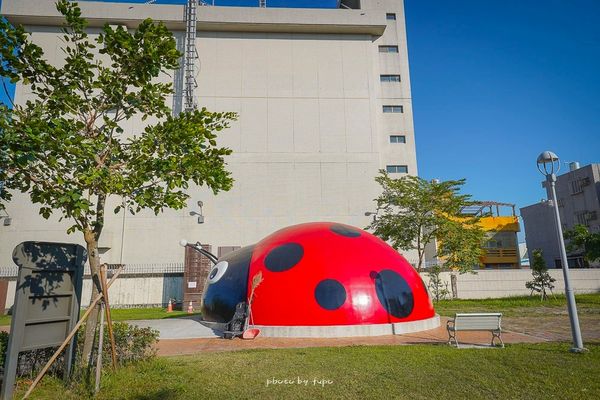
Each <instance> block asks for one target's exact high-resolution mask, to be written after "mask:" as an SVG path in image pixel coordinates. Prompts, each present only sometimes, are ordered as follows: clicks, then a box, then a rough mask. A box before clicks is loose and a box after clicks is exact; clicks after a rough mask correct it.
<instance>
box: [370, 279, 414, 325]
mask: <svg viewBox="0 0 600 400" xmlns="http://www.w3.org/2000/svg"><path fill="white" fill-rule="evenodd" d="M375 289H376V291H377V297H378V298H379V302H380V303H381V305H382V306H383V307H384V308H385V309H386V310H387V312H388V313H390V314H391V315H393V316H394V317H396V318H404V317H408V316H409V315H410V313H411V312H412V310H413V307H414V298H413V294H412V290H411V289H410V286H409V285H408V283H407V282H406V281H405V280H404V278H402V276H400V274H398V273H397V272H395V271H392V270H390V269H384V270H383V271H381V272H379V273H378V274H377V276H376V278H375Z"/></svg>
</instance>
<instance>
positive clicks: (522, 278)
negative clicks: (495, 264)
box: [421, 268, 600, 299]
mask: <svg viewBox="0 0 600 400" xmlns="http://www.w3.org/2000/svg"><path fill="white" fill-rule="evenodd" d="M549 272H550V275H551V276H552V277H553V278H555V279H556V282H555V283H554V286H555V288H554V293H556V294H558V293H564V288H565V285H564V280H563V274H562V270H557V269H554V270H550V271H549ZM421 275H422V277H423V280H424V281H425V283H426V284H428V283H429V278H428V277H427V274H421ZM441 275H442V279H443V280H444V282H446V283H448V290H449V291H451V290H452V289H451V282H450V273H449V272H442V273H441ZM570 277H571V286H572V287H573V290H574V291H575V293H594V292H600V269H596V268H594V269H572V270H570ZM530 280H532V276H531V270H530V269H518V270H502V271H478V272H477V274H463V275H459V274H457V282H456V288H457V295H458V298H460V299H485V298H497V297H510V296H522V295H529V294H530V291H529V290H528V289H527V288H526V287H525V282H527V281H530Z"/></svg>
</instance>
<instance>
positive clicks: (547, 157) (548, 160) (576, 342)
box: [537, 151, 586, 353]
mask: <svg viewBox="0 0 600 400" xmlns="http://www.w3.org/2000/svg"><path fill="white" fill-rule="evenodd" d="M537 168H538V170H539V171H540V172H541V173H542V175H544V176H545V177H546V182H547V184H548V185H550V195H551V196H552V198H551V200H552V206H553V208H554V222H555V224H556V234H557V236H558V237H557V239H558V247H559V249H560V260H561V263H562V270H563V276H564V279H565V294H566V296H567V308H568V310H569V320H570V321H571V334H572V336H573V347H572V348H571V351H572V352H574V353H581V352H583V351H585V350H586V349H585V348H584V347H583V341H582V339H581V329H580V328H579V317H578V316H577V304H576V303H575V294H574V293H573V288H572V287H571V282H570V279H569V264H568V262H567V251H566V250H565V242H564V240H563V232H562V226H561V224H560V213H559V212H558V201H557V199H556V187H555V186H556V185H555V184H556V174H557V173H558V171H559V170H560V161H559V159H558V156H557V155H556V154H554V153H553V152H551V151H544V152H543V153H542V154H540V155H539V156H538V158H537Z"/></svg>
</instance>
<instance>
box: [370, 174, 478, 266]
mask: <svg viewBox="0 0 600 400" xmlns="http://www.w3.org/2000/svg"><path fill="white" fill-rule="evenodd" d="M375 180H376V181H377V183H379V184H380V185H381V188H382V193H381V195H380V196H379V197H378V198H377V199H375V201H376V202H377V210H378V211H377V218H376V219H375V220H374V221H373V222H372V223H371V224H370V225H369V226H368V227H367V229H372V230H373V232H374V234H375V235H376V236H379V237H380V238H382V239H383V240H386V241H389V242H390V244H391V245H392V247H394V248H395V249H396V250H412V249H415V250H416V251H417V255H418V263H417V271H419V272H420V271H421V269H422V266H423V262H424V258H425V247H426V246H427V244H429V243H432V242H433V241H434V240H437V241H438V242H439V243H440V246H439V248H438V254H437V255H438V256H439V257H444V258H445V259H446V260H447V261H446V262H445V263H444V264H445V265H446V266H447V267H450V268H458V269H459V270H460V271H461V272H466V271H468V270H470V269H472V268H473V266H475V265H477V264H478V262H479V261H478V257H479V255H480V254H481V243H482V241H483V231H482V230H481V229H480V228H479V227H478V225H477V221H478V219H477V218H476V217H474V216H465V215H463V214H462V213H461V212H462V210H463V208H464V207H465V206H468V205H470V204H472V202H471V201H470V198H471V196H469V195H466V194H460V189H461V188H462V186H463V185H464V183H465V180H464V179H461V180H450V181H444V182H438V181H431V182H430V181H427V180H425V179H422V178H419V177H417V176H411V175H406V176H403V177H401V178H398V179H395V178H392V177H390V176H389V175H388V174H387V173H386V172H385V171H383V170H382V171H380V174H379V175H378V176H377V177H376V178H375ZM444 243H445V244H444Z"/></svg>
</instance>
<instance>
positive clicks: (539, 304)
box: [434, 293, 600, 317]
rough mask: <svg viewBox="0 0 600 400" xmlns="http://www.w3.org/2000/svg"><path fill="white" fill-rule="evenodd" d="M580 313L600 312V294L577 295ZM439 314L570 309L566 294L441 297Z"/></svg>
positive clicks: (541, 312)
mask: <svg viewBox="0 0 600 400" xmlns="http://www.w3.org/2000/svg"><path fill="white" fill-rule="evenodd" d="M575 301H576V303H577V309H578V312H579V313H580V314H586V313H592V314H599V313H600V293H590V294H579V295H577V296H575ZM434 307H435V310H436V312H437V313H438V314H440V315H444V316H454V314H455V313H457V312H459V313H460V312H502V313H503V315H504V316H507V317H512V316H536V317H538V316H543V315H544V314H548V313H549V312H550V313H551V312H553V311H554V312H556V311H564V312H567V308H566V307H567V300H566V298H565V296H564V295H557V296H550V298H549V299H547V300H545V301H540V297H539V296H533V297H532V296H519V297H506V298H499V299H476V300H460V299H456V300H441V301H439V302H436V303H434Z"/></svg>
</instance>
